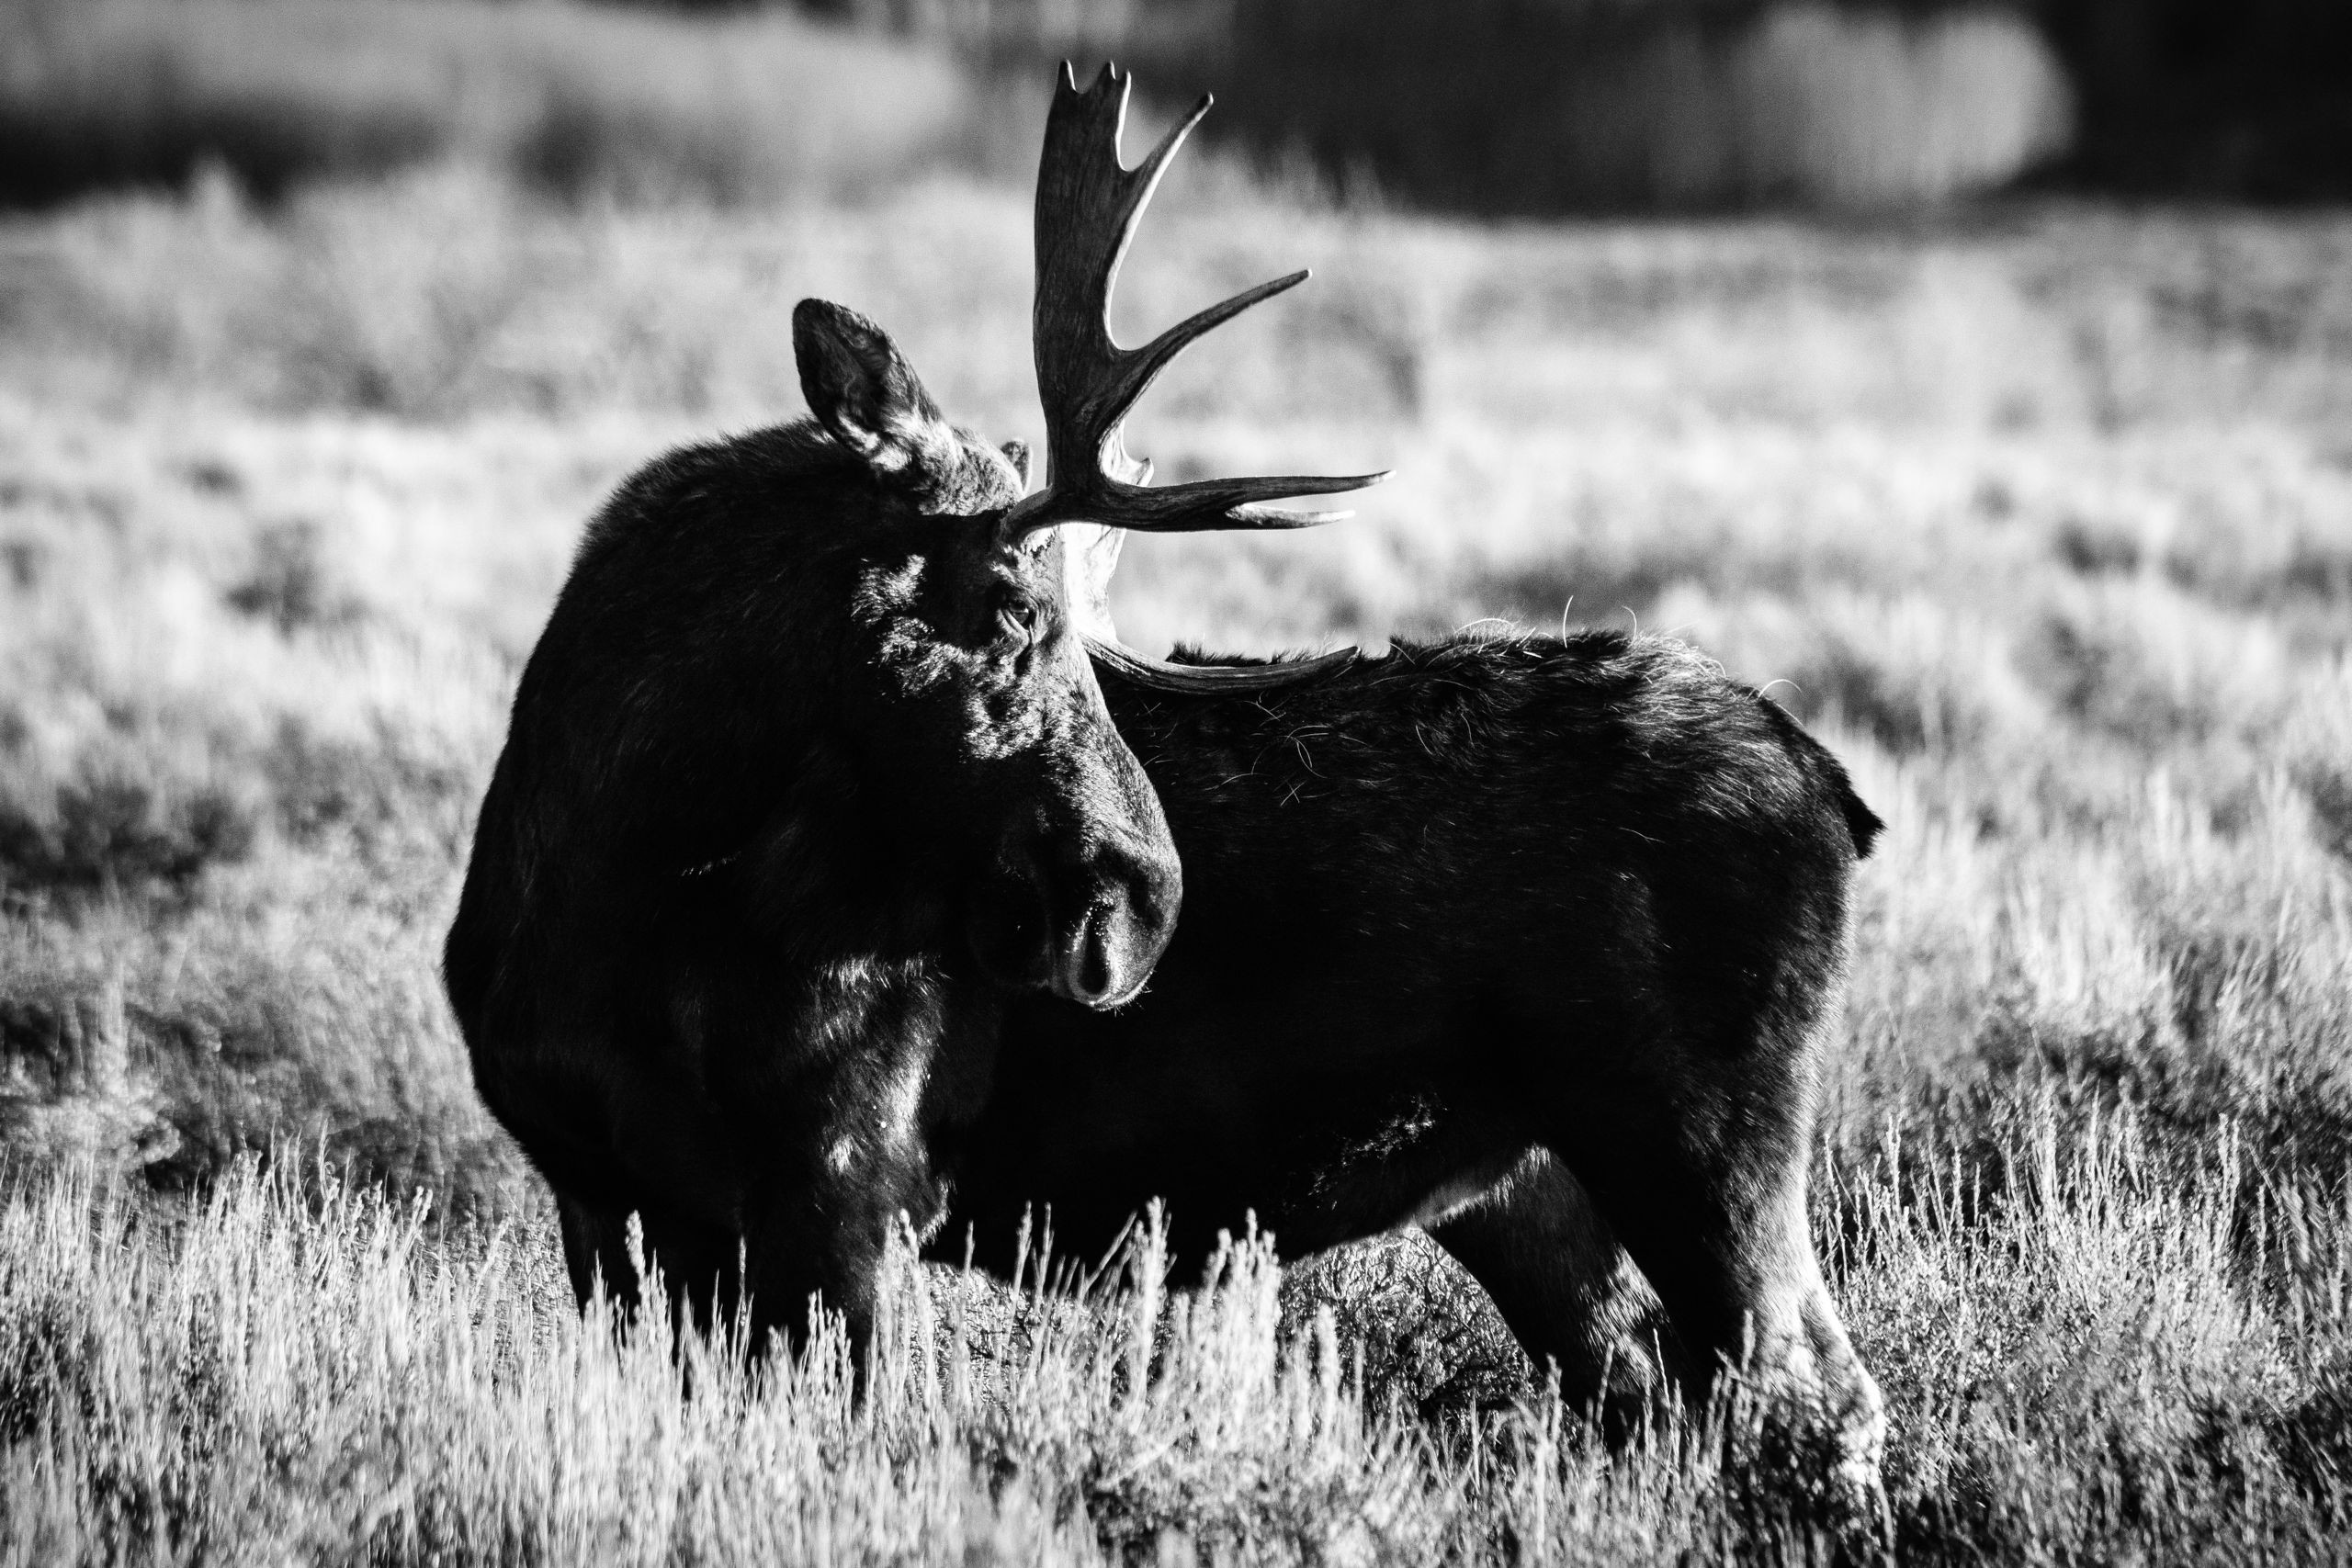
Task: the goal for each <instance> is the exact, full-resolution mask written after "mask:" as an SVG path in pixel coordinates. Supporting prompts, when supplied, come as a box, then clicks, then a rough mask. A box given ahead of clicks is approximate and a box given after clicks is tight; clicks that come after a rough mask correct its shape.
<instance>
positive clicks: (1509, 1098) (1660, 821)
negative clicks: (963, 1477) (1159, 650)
mask: <svg viewBox="0 0 2352 1568" xmlns="http://www.w3.org/2000/svg"><path fill="white" fill-rule="evenodd" d="M1098 673H1099V674H1100V675H1101V678H1102V681H1103V689H1104V694H1105V697H1106V700H1107V701H1108V702H1109V705H1110V707H1111V711H1112V713H1113V716H1114V719H1115V720H1116V722H1117V723H1118V725H1119V727H1120V730H1121V733H1122V734H1123V735H1124V736H1125V739H1126V740H1127V742H1128V744H1129V746H1130V747H1131V748H1132V749H1133V750H1135V752H1136V756H1137V757H1138V758H1139V759H1140V760H1141V761H1142V762H1143V764H1144V768H1145V771H1146V772H1147V773H1148V775H1149V776H1150V778H1151V780H1152V783H1153V785H1154V787H1155V788H1156V789H1157V790H1158V791H1159V797H1160V801H1161V805H1162V808H1163V809H1164V811H1165V812H1166V814H1167V817H1168V820H1169V825H1170V831H1171V833H1172V835H1173V837H1174V839H1175V842H1176V845H1177V849H1178V852H1179V854H1180V855H1181V856H1182V860H1183V863H1184V875H1185V887H1186V904H1185V912H1184V915H1183V918H1182V922H1181V923H1180V925H1179V927H1178V931H1177V933H1176V935H1175V937H1174V938H1173V940H1172V941H1171V942H1170V946H1169V947H1168V949H1167V950H1166V952H1165V953H1163V954H1162V957H1161V960H1160V963H1159V967H1158V968H1157V970H1156V971H1155V973H1154V976H1153V979H1152V982H1151V985H1150V987H1149V988H1148V990H1147V991H1146V993H1145V994H1144V995H1143V996H1142V997H1141V998H1139V999H1137V1000H1136V1002H1134V1003H1133V1004H1131V1005H1130V1006H1128V1007H1127V1008H1125V1009H1124V1010H1119V1011H1117V1012H1114V1013H1107V1014H1088V1013H1084V1012H1081V1011H1080V1010H1076V1009H1072V1008H1069V1007H1065V1006H1059V1005H1057V1004H1054V1003H1052V1002H1050V1001H1046V1000H1043V999H1040V1000H1034V1001H1029V1000H1024V1001H1020V1002H1017V1003H1015V1004H1014V1005H1013V1007H1012V1010H1011V1011H1010V1013H1009V1015H1008V1017H1007V1021H1006V1026H1005V1034H1004V1039H1003V1042H1002V1043H1001V1049H1000V1054H999V1058H998V1061H997V1065H996V1068H995V1072H994V1090H993V1093H992V1095H991V1098H990V1100H989V1108H988V1111H986V1113H985V1114H984V1115H983V1116H982V1117H981V1118H980V1119H979V1120H978V1122H977V1124H976V1125H975V1126H974V1127H973V1128H972V1130H971V1133H970V1134H969V1136H970V1143H969V1145H968V1149H967V1153H966V1154H965V1156H964V1157H963V1158H962V1159H961V1161H960V1163H959V1165H958V1168H957V1172H956V1184H955V1198H954V1203H953V1207H952V1209H951V1211H950V1213H949V1215H948V1223H947V1224H945V1225H944V1227H942V1229H941V1232H940V1236H939V1243H938V1245H939V1247H940V1248H941V1250H942V1252H943V1253H944V1254H945V1255H948V1256H953V1255H955V1254H956V1253H957V1252H959V1251H960V1249H961V1248H962V1247H963V1246H964V1245H965V1244H966V1243H965V1237H966V1233H967V1227H968V1230H969V1233H970V1235H971V1236H972V1237H973V1238H974V1240H975V1241H976V1243H977V1245H978V1247H979V1249H980V1251H979V1255H980V1257H981V1258H983V1259H984V1260H986V1261H988V1262H989V1263H991V1264H993V1265H996V1266H999V1267H1001V1266H1003V1265H1005V1264H1006V1263H1008V1262H1009V1261H1010V1258H1009V1257H1008V1256H1006V1255H1005V1253H1004V1251H1003V1249H1004V1247H1005V1246H1006V1245H1007V1244H1008V1243H1009V1242H1010V1241H1011V1240H1012V1237H1013V1236H1014V1235H1015V1234H1016V1231H1017V1228H1018V1224H1019V1219H1020V1215H1021V1213H1022V1212H1023V1210H1024V1209H1026V1208H1028V1207H1029V1206H1031V1205H1035V1206H1036V1207H1037V1208H1038V1209H1039V1210H1041V1211H1044V1212H1046V1214H1047V1217H1048V1218H1049V1220H1050V1224H1051V1227H1052V1232H1053V1235H1054V1240H1055V1246H1056V1248H1057V1251H1060V1252H1063V1253H1064V1254H1065V1255H1073V1256H1085V1257H1091V1256H1094V1255H1096V1254H1097V1253H1098V1251H1099V1250H1100V1249H1102V1248H1103V1247H1107V1246H1109V1245H1111V1244H1112V1243H1113V1242H1114V1240H1115V1238H1116V1236H1117V1235H1118V1233H1119V1231H1120V1229H1121V1227H1123V1226H1124V1225H1125V1224H1127V1222H1128V1220H1129V1218H1130V1216H1132V1215H1133V1214H1134V1213H1136V1211H1137V1210H1138V1209H1140V1208H1141V1207H1142V1206H1143V1205H1144V1204H1146V1203H1147V1202H1148V1201H1151V1200H1153V1199H1162V1200H1165V1201H1166V1203H1167V1205H1168V1211H1169V1215H1170V1227H1171V1229H1170V1236H1171V1240H1172V1243H1173V1246H1174V1247H1175V1250H1176V1252H1177V1254H1178V1255H1179V1256H1180V1257H1183V1256H1188V1255H1189V1256H1193V1257H1197V1256H1199V1255H1201V1254H1203V1253H1204V1252H1205V1251H1206V1250H1207V1249H1208V1248H1210V1247H1212V1246H1213V1245H1214V1243H1215V1237H1216V1232H1217V1231H1218V1230H1220V1229H1224V1228H1232V1229H1235V1230H1238V1228H1239V1227H1240V1226H1241V1225H1242V1224H1243V1223H1244V1221H1245V1217H1247V1216H1250V1215H1254V1216H1255V1218H1256V1220H1257V1222H1258V1223H1259V1224H1261V1225H1263V1226H1265V1227H1266V1228H1268V1229H1270V1230H1272V1232H1273V1234H1274V1235H1275V1237H1276V1240H1277V1243H1278V1245H1279V1246H1280V1247H1281V1249H1282V1250H1283V1253H1284V1254H1286V1255H1289V1256H1297V1255H1300V1254H1305V1253H1312V1252H1315V1251H1317V1250H1320V1249H1322V1248H1325V1247H1331V1246H1334V1245H1337V1244H1339V1243H1342V1242H1346V1241H1350V1240H1353V1239H1355V1238H1358V1237H1363V1236H1367V1235H1374V1234H1377V1233H1380V1232H1383V1231H1386V1230H1390V1229H1393V1228H1395V1227H1397V1226H1398V1225H1400V1224H1407V1223H1408V1222H1418V1223H1421V1224H1428V1225H1430V1227H1431V1230H1432V1234H1433V1235H1435V1236H1436V1237H1437V1238H1438V1239H1439V1240H1440V1241H1441V1242H1442V1244H1443V1245H1445V1246H1446V1247H1448V1248H1449V1249H1450V1250H1452V1251H1453V1253H1454V1254H1455V1256H1456V1257H1457V1258H1460V1260H1461V1261H1462V1262H1463V1263H1464V1265H1465V1266H1466V1267H1467V1268H1468V1269H1469V1270H1470V1272H1471V1273H1472V1274H1473V1275H1474V1276H1475V1277H1476V1279H1477V1280H1479V1281H1480V1282H1481V1284H1482V1285H1484V1286H1485V1288H1486V1289H1487V1291H1488V1292H1490V1293H1491V1294H1492V1295H1493V1297H1494V1298H1495V1300H1496V1303H1497V1304H1498V1307H1499V1308H1500V1310H1501V1311H1502V1314H1503V1315H1504V1317H1505V1318H1506V1320H1507V1321H1508V1322H1509V1323H1510V1326H1511V1327H1512V1328H1513V1330H1514V1331H1515V1332H1516V1333H1517V1335H1518V1337H1520V1339H1521V1341H1522V1342H1523V1343H1524V1345H1525V1346H1526V1348H1527V1349H1528V1350H1529V1351H1530V1353H1531V1354H1532V1356H1533V1357H1534V1358H1535V1359H1536V1361H1537V1364H1538V1365H1539V1366H1541V1365H1542V1364H1543V1363H1544V1360H1545V1359H1546V1358H1549V1359H1552V1360H1554V1361H1555V1362H1556V1363H1557V1364H1558V1366H1559V1368H1560V1370H1561V1373H1562V1376H1563V1380H1564V1385H1565V1387H1566V1390H1567V1392H1568V1393H1570V1394H1571V1395H1572V1396H1574V1397H1577V1398H1578V1399H1585V1398H1590V1397H1594V1396H1598V1395H1602V1394H1604V1393H1611V1392H1612V1391H1611V1390H1609V1389H1605V1388H1604V1387H1603V1383H1604V1382H1612V1383H1613V1384H1614V1385H1615V1387H1614V1390H1613V1393H1615V1395H1616V1396H1617V1402H1618V1404H1619V1406H1620V1407H1621V1408H1623V1406H1624V1405H1626V1404H1629V1403H1635V1402H1638V1403H1646V1402H1647V1400H1648V1398H1649V1396H1650V1395H1651V1394H1652V1393H1655V1392H1656V1391H1655V1388H1654V1387H1653V1386H1651V1385H1652V1384H1654V1382H1655V1380H1656V1379H1657V1377H1659V1376H1660V1375H1661V1374H1663V1375H1665V1376H1668V1377H1671V1378H1673V1379H1675V1380H1676V1381H1678V1382H1679V1383H1681V1385H1682V1386H1683V1388H1684V1390H1685V1392H1686V1393H1691V1394H1703V1393H1704V1391H1705V1389H1706V1387H1707V1384H1708V1382H1709V1380H1710V1378H1711V1376H1712V1374H1713V1371H1715V1369H1716V1367H1717V1365H1718V1364H1719V1362H1720V1360H1721V1359H1725V1358H1728V1359H1733V1360H1744V1361H1746V1362H1747V1363H1748V1364H1749V1365H1750V1366H1751V1367H1752V1368H1753V1369H1754V1370H1756V1371H1758V1372H1763V1373H1770V1374H1785V1378H1786V1381H1788V1382H1792V1383H1793V1384H1794V1385H1795V1389H1796V1392H1798V1393H1802V1394H1804V1396H1806V1397H1807V1398H1808V1399H1812V1400H1815V1401H1818V1402H1823V1403H1826V1404H1827V1406H1828V1410H1829V1413H1830V1415H1831V1416H1832V1417H1833V1419H1834V1421H1835V1424H1836V1426H1837V1427H1838V1430H1839V1432H1840V1433H1841V1434H1842V1436H1843V1438H1844V1439H1845V1442H1846V1446H1847V1450H1848V1452H1849V1455H1850V1456H1851V1457H1853V1458H1855V1459H1856V1460H1857V1461H1860V1463H1862V1464H1864V1465H1865V1466H1867V1464H1868V1463H1869V1462H1871V1461H1873V1460H1874V1456H1875V1450H1876V1447H1877V1443H1878V1432H1879V1429H1880V1426H1881V1416H1880V1414H1879V1402H1878V1395H1877V1393H1876V1390H1875V1387H1874V1386H1873V1385H1872V1384H1871V1380H1870V1377H1869V1374H1868V1373H1867V1372H1866V1371H1863V1369H1862V1368H1861V1366H1860V1362H1859V1361H1858V1360H1857V1359H1855V1357H1854V1355H1853V1352H1852V1349H1851V1348H1850V1346H1849V1343H1848V1341H1847V1336H1846V1332H1845V1329H1844V1327H1843V1325H1842V1324H1841V1323H1840V1321H1839V1319H1838V1314H1837V1311H1836V1309H1835V1307H1834V1306H1833V1305H1832V1304H1831V1303H1830V1301H1829V1298H1828V1295H1827V1292H1826V1289H1825V1288H1824V1285H1823V1282H1822V1279H1821V1275H1820V1271H1819V1268H1818V1265H1817V1263H1816V1261H1815V1253H1814V1249H1813V1247H1812V1244H1811V1241H1810V1238H1809V1236H1808V1235H1807V1233H1806V1228H1805V1216H1804V1190H1805V1174H1806V1166H1807V1161H1808V1156H1809V1151H1810V1143H1811V1136H1812V1130H1813V1126H1814V1120H1815V1102H1816V1099H1817V1080H1818V1077H1819V1075H1820V1071H1821V1066H1822V1053H1823V1050H1824V1046H1825V1043H1826V1038H1827V1035H1828V1034H1829V1032H1830V1031H1831V1028H1832V1025H1833V1023H1834V1021H1835V1017H1836V1014H1837V1012H1838V1007H1839V1004H1840V1000H1841V998H1842V986H1843V978H1844V973H1845V967H1846V961H1847V943H1848V932H1847V924H1848V888H1849V881H1850V877H1851V869H1852V865H1853V863H1854V861H1855V860H1856V858H1857V857H1858V856H1859V855H1860V854H1862V853H1866V852H1868V850H1869V848H1870V845H1871V840H1872V838H1873V837H1874V835H1875V834H1876V832H1877V830H1878V828H1879V823H1878V821H1877V819H1876V818H1874V817H1873V816H1872V815H1871V812H1870V811H1869V810H1868V809H1867V808H1866V807H1864V806H1863V805H1862V804H1861V803H1860V800H1858V799H1857V798H1856V796H1855V795H1854V793H1853V791H1852V790H1851V788H1850V787H1849V784H1848V781H1847V778H1846V775H1845V773H1844V771H1843V770H1842V768H1841V767H1840V766H1839V765H1838V762H1837V761H1836V760H1835V759H1834V758H1833V757H1831V755H1830V754H1829V753H1828V752H1827V751H1826V750H1824V749H1823V748H1822V747H1821V746H1820V745H1819V744H1818V743H1817V742H1815V740H1813V739H1811V738H1810V737H1809V736H1807V735H1806V734H1805V733H1804V730H1803V729H1801V728H1799V727H1798V726H1797V724H1796V723H1795V722H1794V721H1793V720H1792V718H1790V717H1789V716H1788V715H1787V714H1786V713H1784V712H1783V711H1782V710H1781V708H1780V707H1778V706H1777V705H1774V704H1773V703H1771V702H1770V701H1769V700H1767V699H1765V698H1763V697H1761V696H1759V695H1758V694H1756V693H1754V692H1753V691H1751V690H1749V689H1747V688H1746V687H1743V686H1740V685H1738V684H1736V683H1735V682H1732V681H1730V680H1728V679H1726V678H1725V677H1724V674H1723V673H1722V672H1721V671H1720V670H1719V669H1718V668H1717V667H1716V666H1715V665H1714V664H1713V663H1712V662H1711V661H1709V660H1705V659H1703V658H1702V657H1700V656H1699V655H1698V654H1696V653H1694V652H1693V651H1691V649H1688V648H1687V647H1685V646H1684V645H1682V644H1680V643H1678V642H1675V641H1672V640H1669V639H1667V638H1662V637H1628V636H1624V635H1621V634H1618V633H1615V632H1606V631H1594V632H1587V633H1583V634H1580V635H1578V636H1576V637H1570V638H1568V639H1566V640H1559V639H1555V638H1551V637H1532V636H1520V637H1456V638H1454V639H1452V640H1449V641H1445V642H1441V643H1437V644H1434V645H1430V646H1419V647H1416V646H1410V645H1403V646H1399V647H1397V649H1395V650H1394V651H1393V652H1391V653H1390V654H1388V655H1387V656H1386V657H1385V658H1380V659H1374V660H1363V661H1361V662H1359V663H1357V664H1356V665H1355V666H1353V667H1352V668H1351V669H1348V670H1345V671H1340V672H1337V673H1333V674H1329V675H1325V676H1323V677H1321V678H1319V679H1317V680H1314V681H1311V682H1303V683H1301V684H1298V685H1295V686H1291V687H1288V688H1285V689H1282V690H1278V691H1274V692H1270V693H1267V694H1262V695H1261V696H1257V697H1253V698H1247V699H1244V698H1238V697H1223V696H1213V695H1199V696H1193V695H1179V694H1169V693H1167V692H1164V691H1160V690H1152V689H1147V688H1145V687H1142V686H1139V685H1136V684H1135V683H1133V682H1126V681H1124V680H1122V679H1121V678H1120V676H1119V675H1118V673H1117V672H1116V671H1115V669H1114V668H1112V667H1111V666H1108V665H1105V666H1103V667H1102V668H1100V669H1099V671H1098ZM1661 1309H1662V1310H1661ZM1655 1351H1663V1352H1664V1354H1663V1356H1662V1357H1661V1356H1660V1355H1658V1354H1657V1353H1655ZM1628 1396H1631V1398H1630V1399H1629V1397H1628Z"/></svg>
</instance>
